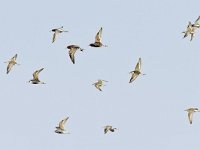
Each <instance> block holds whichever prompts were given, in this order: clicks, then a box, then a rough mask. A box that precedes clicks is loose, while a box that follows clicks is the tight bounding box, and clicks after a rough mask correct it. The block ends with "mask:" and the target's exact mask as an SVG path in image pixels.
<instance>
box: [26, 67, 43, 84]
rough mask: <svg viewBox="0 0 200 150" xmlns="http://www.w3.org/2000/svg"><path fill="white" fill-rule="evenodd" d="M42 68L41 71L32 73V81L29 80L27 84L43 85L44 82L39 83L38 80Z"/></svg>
mask: <svg viewBox="0 0 200 150" xmlns="http://www.w3.org/2000/svg"><path fill="white" fill-rule="evenodd" d="M43 69H44V68H42V69H39V70H36V71H35V72H34V73H33V79H31V80H29V83H32V84H45V83H44V82H41V81H40V80H39V78H38V76H39V73H40V72H41V71H42V70H43Z"/></svg>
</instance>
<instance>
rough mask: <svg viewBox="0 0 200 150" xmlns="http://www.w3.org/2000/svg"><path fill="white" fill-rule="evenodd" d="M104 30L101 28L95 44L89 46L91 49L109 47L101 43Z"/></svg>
mask: <svg viewBox="0 0 200 150" xmlns="http://www.w3.org/2000/svg"><path fill="white" fill-rule="evenodd" d="M102 30H103V28H102V27H101V29H100V30H99V32H97V34H96V36H95V42H94V43H91V44H90V45H89V46H91V47H102V46H104V47H107V45H103V44H102V42H101V37H102Z"/></svg>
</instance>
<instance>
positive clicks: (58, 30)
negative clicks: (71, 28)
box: [51, 26, 68, 43]
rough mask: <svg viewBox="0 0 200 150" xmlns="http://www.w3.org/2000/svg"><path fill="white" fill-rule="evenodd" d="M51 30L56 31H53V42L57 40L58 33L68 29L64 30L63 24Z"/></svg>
mask: <svg viewBox="0 0 200 150" xmlns="http://www.w3.org/2000/svg"><path fill="white" fill-rule="evenodd" d="M51 31H52V32H54V33H53V39H52V43H53V42H55V40H56V38H57V36H58V34H60V33H62V32H68V31H66V30H63V26H62V27H60V28H55V29H52V30H51Z"/></svg>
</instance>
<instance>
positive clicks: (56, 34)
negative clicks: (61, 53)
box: [52, 30, 59, 43]
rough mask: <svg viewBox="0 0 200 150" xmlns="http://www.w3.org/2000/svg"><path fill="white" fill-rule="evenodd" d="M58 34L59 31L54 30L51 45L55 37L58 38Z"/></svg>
mask: <svg viewBox="0 0 200 150" xmlns="http://www.w3.org/2000/svg"><path fill="white" fill-rule="evenodd" d="M58 34H59V31H58V30H56V31H55V32H54V33H53V39H52V43H53V42H55V40H56V37H57V36H58Z"/></svg>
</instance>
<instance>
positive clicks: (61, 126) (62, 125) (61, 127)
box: [55, 117, 69, 134]
mask: <svg viewBox="0 0 200 150" xmlns="http://www.w3.org/2000/svg"><path fill="white" fill-rule="evenodd" d="M68 119H69V117H67V118H64V119H63V120H61V121H60V122H59V125H58V127H56V130H55V132H56V133H58V134H66V133H68V134H69V132H66V130H65V123H66V122H67V120H68Z"/></svg>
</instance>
